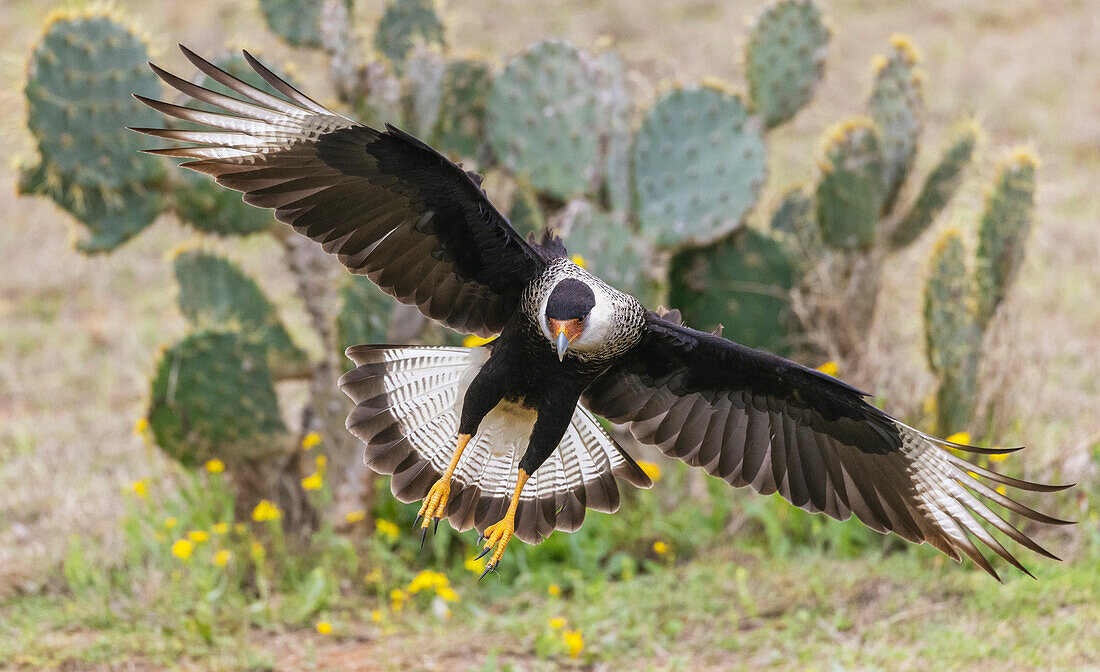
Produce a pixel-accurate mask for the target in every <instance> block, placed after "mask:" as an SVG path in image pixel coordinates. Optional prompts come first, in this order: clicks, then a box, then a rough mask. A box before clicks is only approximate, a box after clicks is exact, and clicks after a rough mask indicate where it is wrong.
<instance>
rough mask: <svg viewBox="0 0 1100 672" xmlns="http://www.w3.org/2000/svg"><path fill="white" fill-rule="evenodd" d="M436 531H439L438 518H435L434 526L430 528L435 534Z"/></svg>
mask: <svg viewBox="0 0 1100 672" xmlns="http://www.w3.org/2000/svg"><path fill="white" fill-rule="evenodd" d="M436 532H439V518H436V519H435V527H434V528H432V534H435V533H436Z"/></svg>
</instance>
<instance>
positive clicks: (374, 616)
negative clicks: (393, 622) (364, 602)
mask: <svg viewBox="0 0 1100 672" xmlns="http://www.w3.org/2000/svg"><path fill="white" fill-rule="evenodd" d="M370 620H372V621H374V622H375V623H377V622H379V621H381V620H382V610H381V609H372V610H371V612H370Z"/></svg>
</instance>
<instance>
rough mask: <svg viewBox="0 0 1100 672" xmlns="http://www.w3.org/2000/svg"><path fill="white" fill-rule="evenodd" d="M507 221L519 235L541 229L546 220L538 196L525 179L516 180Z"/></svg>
mask: <svg viewBox="0 0 1100 672" xmlns="http://www.w3.org/2000/svg"><path fill="white" fill-rule="evenodd" d="M508 221H509V222H511V224H512V228H514V229H515V230H516V231H519V233H520V235H522V236H526V235H527V234H529V233H537V232H539V231H542V229H543V227H544V226H546V220H545V218H544V217H543V216H542V208H541V207H540V206H539V197H538V194H536V193H535V190H534V188H533V187H532V186H531V185H530V184H528V183H527V181H526V180H524V179H523V178H520V179H518V180H516V189H515V192H513V194H512V207H510V208H508Z"/></svg>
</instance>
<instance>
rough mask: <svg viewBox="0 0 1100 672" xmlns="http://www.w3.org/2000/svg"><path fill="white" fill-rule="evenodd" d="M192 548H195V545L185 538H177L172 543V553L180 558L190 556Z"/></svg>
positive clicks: (183, 558) (184, 558)
mask: <svg viewBox="0 0 1100 672" xmlns="http://www.w3.org/2000/svg"><path fill="white" fill-rule="evenodd" d="M193 550H195V545H194V544H192V543H191V542H190V541H187V540H186V539H179V540H178V541H176V543H174V544H172V555H174V556H176V557H177V558H179V559H180V560H186V559H187V558H190V557H191V551H193Z"/></svg>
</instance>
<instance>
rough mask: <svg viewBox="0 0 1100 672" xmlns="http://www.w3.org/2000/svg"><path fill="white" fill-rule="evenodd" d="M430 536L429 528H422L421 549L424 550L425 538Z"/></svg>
mask: <svg viewBox="0 0 1100 672" xmlns="http://www.w3.org/2000/svg"><path fill="white" fill-rule="evenodd" d="M427 538H428V528H426V527H425V528H423V529H421V530H420V550H424V540H425V539H427Z"/></svg>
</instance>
